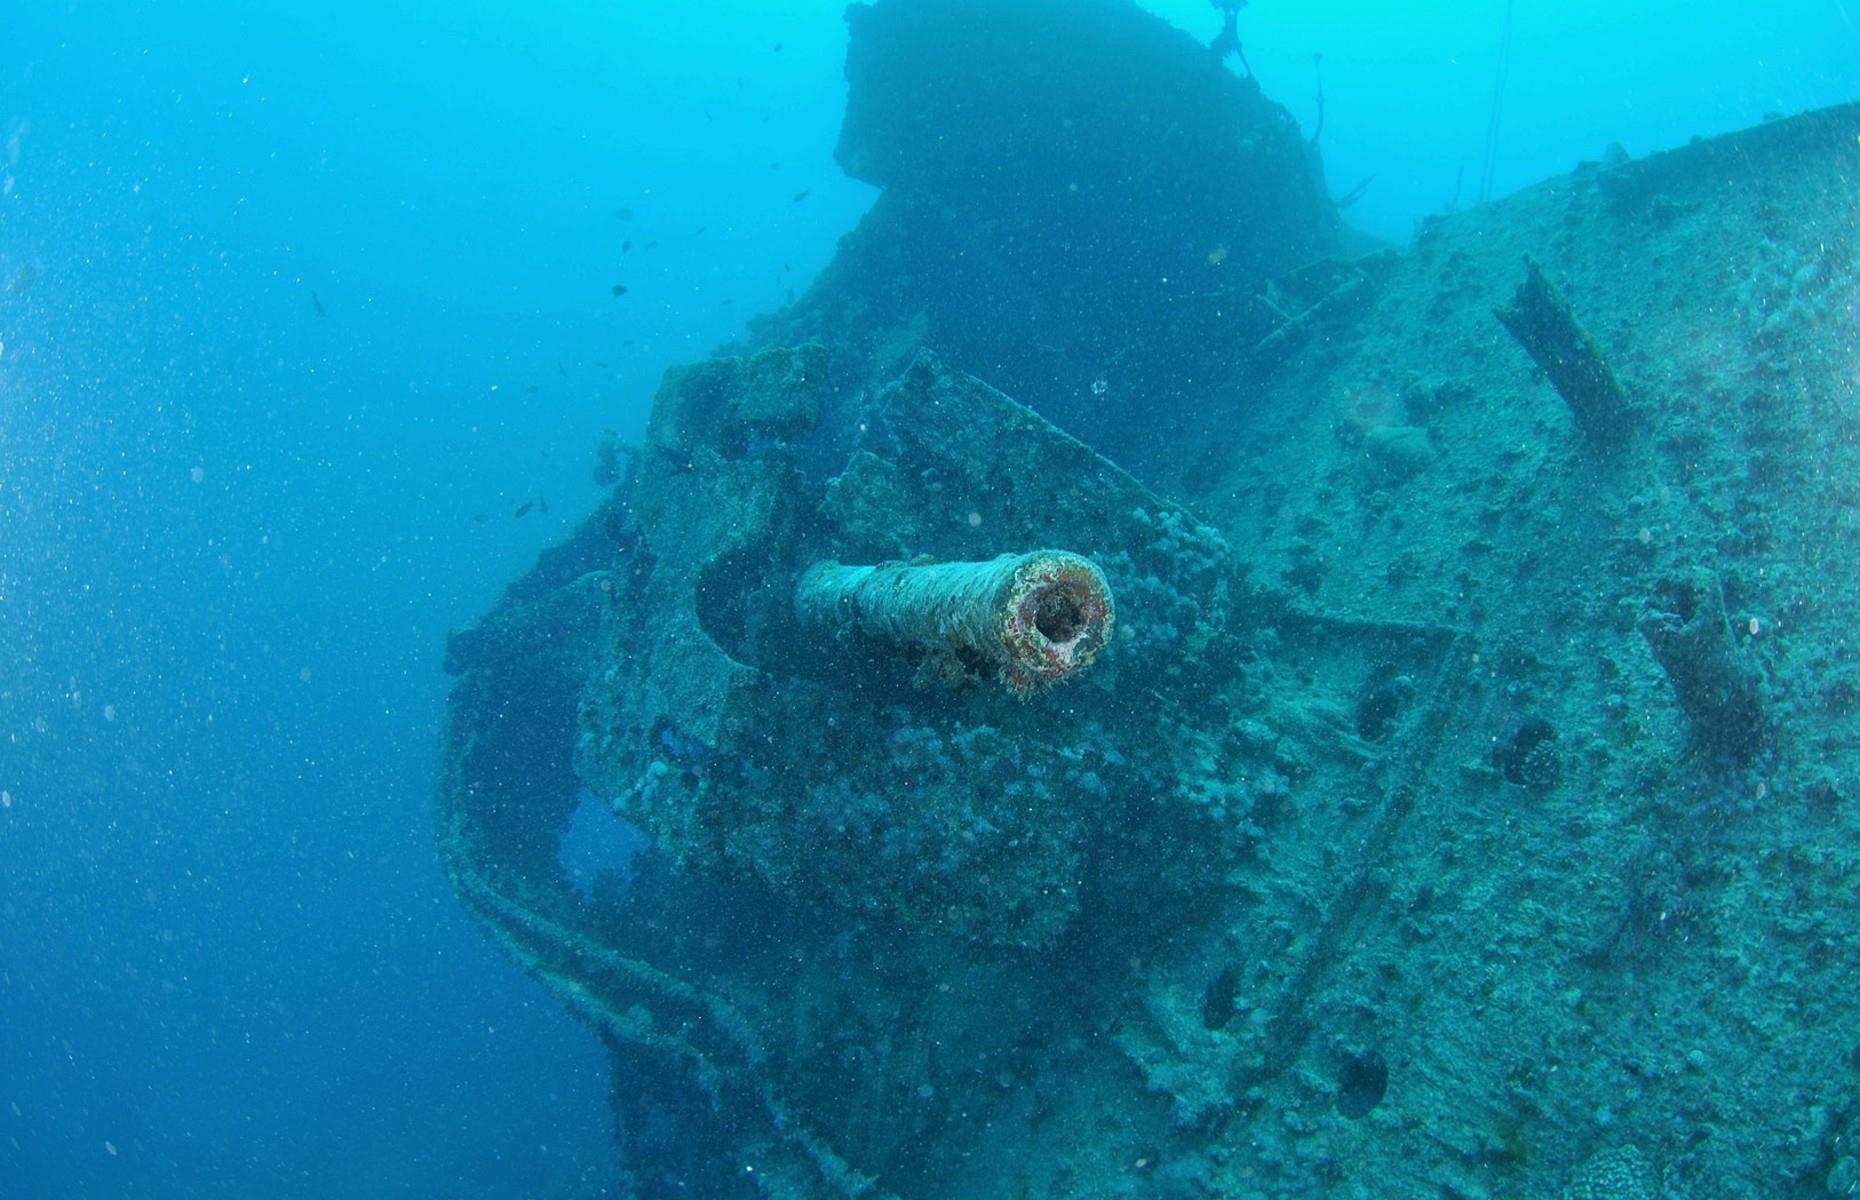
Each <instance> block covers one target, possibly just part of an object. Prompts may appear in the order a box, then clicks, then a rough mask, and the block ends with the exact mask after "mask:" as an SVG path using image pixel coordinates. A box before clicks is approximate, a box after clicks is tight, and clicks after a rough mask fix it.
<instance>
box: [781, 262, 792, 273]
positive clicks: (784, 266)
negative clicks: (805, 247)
mask: <svg viewBox="0 0 1860 1200" xmlns="http://www.w3.org/2000/svg"><path fill="white" fill-rule="evenodd" d="M781 269H782V270H784V271H792V270H794V268H793V267H791V266H789V265H788V264H787V263H783V264H782V265H781Z"/></svg>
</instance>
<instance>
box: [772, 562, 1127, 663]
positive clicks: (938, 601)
mask: <svg viewBox="0 0 1860 1200" xmlns="http://www.w3.org/2000/svg"><path fill="white" fill-rule="evenodd" d="M795 608H796V611H797V612H798V613H799V615H800V618H801V622H802V624H803V625H805V626H808V627H811V628H814V629H818V630H822V631H826V632H830V633H834V634H848V633H856V634H861V635H864V636H867V637H871V638H875V639H878V640H880V641H883V642H887V643H890V644H893V645H896V646H899V647H901V648H906V649H915V650H919V651H923V652H927V654H928V656H930V657H931V658H932V660H933V661H937V662H939V663H942V664H954V665H956V666H958V667H960V669H961V670H962V672H963V673H966V674H970V675H974V674H985V673H992V674H993V675H994V676H995V677H996V678H997V679H999V680H1000V681H1001V682H1002V683H1003V684H1004V685H1006V686H1007V688H1008V689H1009V690H1010V691H1012V692H1013V693H1014V694H1015V695H1018V696H1030V695H1032V694H1033V693H1034V692H1037V691H1040V690H1041V689H1043V688H1046V687H1050V686H1051V685H1053V684H1055V683H1059V682H1061V681H1062V680H1065V679H1069V678H1071V677H1072V676H1073V675H1076V674H1078V673H1079V672H1080V671H1082V670H1084V669H1085V668H1086V667H1088V666H1090V665H1091V664H1092V662H1093V660H1095V659H1096V658H1097V657H1098V655H1099V653H1100V652H1101V651H1102V650H1103V649H1104V647H1105V644H1106V643H1107V642H1108V641H1109V640H1110V636H1111V627H1112V624H1113V622H1114V621H1115V617H1116V614H1115V608H1114V606H1113V604H1112V601H1111V589H1110V586H1109V585H1108V584H1107V583H1106V582H1105V579H1104V574H1103V572H1101V571H1099V570H1098V568H1097V567H1096V566H1095V565H1093V564H1092V563H1091V562H1090V560H1088V559H1085V558H1081V557H1080V556H1078V555H1076V554H1070V553H1067V552H1066V551H1063V550H1036V551H1034V552H1032V553H1030V554H1004V555H1002V556H1001V557H999V558H996V559H992V560H990V561H988V562H954V563H931V564H909V563H880V564H878V565H876V566H847V565H844V564H842V563H837V562H820V563H815V564H814V565H813V566H812V567H809V568H808V569H807V571H806V572H805V573H804V574H803V575H802V576H801V579H800V582H799V583H798V584H796V586H795Z"/></svg>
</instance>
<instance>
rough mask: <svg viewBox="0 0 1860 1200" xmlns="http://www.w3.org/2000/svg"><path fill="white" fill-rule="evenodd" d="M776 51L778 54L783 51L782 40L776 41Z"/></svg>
mask: <svg viewBox="0 0 1860 1200" xmlns="http://www.w3.org/2000/svg"><path fill="white" fill-rule="evenodd" d="M775 53H777V54H780V53H781V43H780V42H776V43H775Z"/></svg>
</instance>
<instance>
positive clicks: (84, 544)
mask: <svg viewBox="0 0 1860 1200" xmlns="http://www.w3.org/2000/svg"><path fill="white" fill-rule="evenodd" d="M529 7H530V6H521V5H515V4H502V5H497V4H484V3H472V4H440V3H435V2H433V0H418V2H415V0H400V2H397V3H391V4H379V5H375V4H370V5H362V4H353V3H335V4H325V5H288V6H286V5H273V4H257V5H246V4H242V5H233V4H187V5H181V4H166V5H163V4H123V5H113V4H89V3H82V2H75V3H60V4H51V3H39V2H38V0H25V2H24V4H23V5H16V6H14V7H13V8H11V9H10V10H9V14H8V18H7V21H6V26H7V37H6V44H5V48H4V52H3V53H0V137H4V139H5V140H4V143H3V144H0V189H4V190H3V194H0V920H3V921H4V924H3V925H0V1001H3V1002H4V1010H3V1011H0V1017H3V1019H0V1196H7V1197H11V1196H29V1197H67V1196H70V1197H115V1196H124V1197H168V1196H188V1197H194V1196H200V1197H218V1196H228V1197H230V1196H240V1197H246V1196H342V1197H348V1196H354V1197H374V1196H396V1197H425V1196H435V1197H436V1196H451V1195H461V1194H470V1195H479V1196H512V1197H515V1196H598V1195H603V1194H612V1186H613V1179H614V1177H615V1167H614V1164H613V1150H612V1145H611V1140H610V1135H609V1129H608V1126H609V1119H608V1115H607V1113H608V1109H607V1103H608V1101H607V1092H606V1087H607V1080H606V1077H605V1071H606V1064H605V1060H604V1058H603V1057H602V1055H601V1053H600V1050H599V1047H598V1046H597V1045H596V1044H595V1043H594V1041H593V1039H592V1038H591V1037H589V1036H588V1035H587V1034H586V1033H585V1032H584V1031H583V1030H582V1029H581V1028H580V1027H579V1026H577V1025H575V1024H574V1023H573V1022H572V1021H571V1020H570V1019H569V1018H568V1017H567V1016H565V1015H564V1014H563V1013H561V1012H560V1011H559V1010H558V1009H557V1008H556V1006H555V1005H554V1004H553V1002H552V1001H550V1000H549V999H548V998H547V997H546V996H545V995H544V993H543V992H542V991H541V990H540V989H539V988H537V987H535V986H534V985H533V984H531V983H529V982H528V981H527V980H525V979H524V978H523V977H522V976H521V975H520V974H519V973H518V972H517V970H516V968H515V967H514V966H512V965H511V964H509V963H508V962H506V961H505V960H504V959H503V958H502V957H501V956H500V955H499V954H498V953H497V952H496V951H495V950H494V949H493V948H492V947H491V946H490V945H489V944H488V943H487V942H486V941H485V940H484V939H483V938H482V937H481V936H480V935H479V933H478V932H477V931H476V929H475V928H474V927H473V926H472V925H471V924H470V922H469V921H468V920H467V918H466V917H465V915H464V914H463V912H462V911H461V910H460V909H459V908H458V907H457V904H456V902H455V901H454V900H453V898H452V896H451V893H450V891H449V890H448V888H447V886H446V883H445V880H444V878H443V877H442V875H441V873H440V871H439V870H438V867H437V865H436V863H435V860H434V856H433V853H432V848H431V845H432V834H431V829H430V825H429V815H428V805H429V797H430V794H431V789H432V786H433V766H434V751H435V747H436V742H437V737H438V723H439V720H440V716H441V712H442V707H443V701H444V696H445V688H446V680H445V678H444V676H443V675H442V673H441V671H440V669H439V662H440V654H441V651H442V648H443V641H444V635H445V633H446V631H447V630H448V629H451V628H457V627H460V626H463V625H465V624H467V623H469V622H470V621H471V620H472V619H473V618H474V617H475V616H476V615H477V614H478V613H480V612H481V611H483V610H484V609H485V608H486V607H487V606H488V605H489V604H490V603H491V602H492V601H493V600H495V598H496V597H497V595H498V593H499V592H500V590H501V588H502V586H503V584H504V583H505V582H506V581H507V580H509V579H510V578H512V577H514V576H515V575H516V574H517V573H518V572H519V571H520V570H521V568H522V567H523V566H524V565H526V564H527V563H528V561H529V560H530V559H531V557H532V556H533V555H534V554H535V553H536V551H537V550H538V549H540V548H541V547H542V546H544V545H546V544H548V543H549V542H551V541H553V540H555V539H557V538H559V537H560V536H562V535H563V534H564V533H565V532H566V531H567V530H568V529H569V528H571V527H572V525H573V524H574V522H575V521H577V520H578V519H579V518H580V517H581V516H582V515H584V514H585V513H586V512H587V511H588V510H589V509H590V508H591V507H592V505H593V504H594V502H595V500H596V498H597V494H598V493H597V489H596V487H595V485H594V483H593V482H592V480H591V478H590V470H589V468H590V466H591V464H592V459H593V450H594V446H595V444H596V442H597V440H598V439H599V437H600V436H601V433H602V431H603V430H604V429H610V428H611V429H614V430H616V431H618V432H619V433H620V434H621V435H622V436H628V437H631V436H637V434H638V433H639V431H640V428H641V426H642V423H643V420H644V415H645V412H646V407H647V405H648V403H649V401H650V397H651V394H652V391H653V388H654V387H655V385H656V381H657V379H658V377H659V374H660V373H661V372H662V371H663V369H664V368H665V367H666V366H667V365H669V364H672V363H676V362H680V361H688V360H692V359H697V358H701V357H703V356H704V355H706V354H708V353H710V352H711V350H712V349H713V348H714V347H716V346H717V345H718V344H719V343H720V342H723V341H725V340H727V339H729V338H730V337H732V336H733V335H734V334H735V333H736V332H737V331H739V330H740V328H741V326H742V323H743V321H744V320H745V319H746V318H747V317H749V316H750V315H752V314H754V313H756V312H758V311H765V310H768V309H770V308H772V307H775V306H777V305H779V304H781V303H782V302H784V300H785V298H786V297H787V296H788V295H789V292H790V289H793V290H794V291H797V292H798V291H799V290H801V289H802V288H804V287H805V286H806V283H807V281H808V280H809V279H810V278H811V277H812V275H813V274H814V273H815V272H816V271H818V270H819V269H820V267H821V266H822V265H824V264H825V263H826V262H827V261H828V259H829V258H830V256H831V254H832V250H833V245H834V242H835V239H836V238H837V237H838V236H839V235H840V234H842V233H843V232H845V231H846V230H847V229H849V228H850V227H851V225H852V224H853V223H854V222H855V221H856V220H857V218H858V216H859V215H860V213H861V212H862V211H863V210H864V207H865V206H866V205H867V204H869V203H870V201H871V198H872V192H871V189H869V188H867V187H865V186H864V185H862V184H859V183H856V182H854V181H851V180H848V179H847V178H845V177H844V176H843V175H841V174H840V172H839V171H838V169H837V168H836V167H835V166H834V165H833V162H832V147H833V141H834V136H835V132H836V129H837V122H838V115H839V109H840V104H841V101H842V98H843V85H842V83H841V81H840V74H839V62H840V56H841V54H842V51H843V47H844V26H843V24H842V22H841V19H840V8H841V6H840V5H839V4H838V3H832V2H821V3H809V2H803V0H782V2H780V3H760V4H757V3H748V2H747V0H733V2H727V0H692V2H687V3H677V4H673V3H648V2H643V0H636V2H634V3H627V4H593V3H587V2H585V0H583V2H581V3H571V4H563V5H556V6H551V9H552V11H551V12H550V13H548V14H547V15H540V16H539V15H535V14H532V13H530V12H528V11H527V9H528V8H529ZM1150 7H1151V8H1153V10H1154V11H1157V12H1159V13H1161V14H1163V15H1164V16H1166V17H1168V18H1169V19H1171V20H1173V21H1176V22H1177V23H1179V24H1181V25H1183V26H1184V27H1186V28H1189V29H1191V30H1194V31H1195V32H1196V33H1197V34H1198V35H1200V36H1207V35H1211V34H1212V32H1213V30H1214V28H1215V26H1216V24H1217V17H1216V14H1215V13H1214V12H1213V10H1212V9H1211V8H1210V7H1209V6H1208V5H1206V4H1205V3H1203V2H1202V0H1169V2H1167V3H1160V2H1159V3H1154V4H1152V5H1150ZM1505 7H1506V6H1505V5H1504V4H1503V3H1502V0H1481V2H1479V3H1464V4H1450V3H1433V4H1425V5H1390V4H1385V3H1368V2H1350V3H1341V2H1340V3H1332V4H1317V3H1294V2H1293V0H1256V3H1254V4H1252V5H1251V6H1249V7H1248V9H1247V10H1246V11H1245V12H1244V13H1243V14H1242V25H1241V33H1242V36H1243V38H1244V40H1245V44H1246V50H1247V55H1248V58H1249V61H1250V62H1251V64H1252V66H1253V68H1254V70H1255V71H1256V73H1257V74H1258V77H1259V79H1260V81H1261V83H1262V85H1263V87H1264V88H1265V90H1266V92H1267V93H1268V94H1269V95H1270V96H1272V97H1274V98H1275V99H1278V100H1280V101H1281V102H1283V103H1284V104H1286V105H1287V107H1288V108H1290V109H1291V111H1292V112H1293V113H1294V114H1295V115H1296V116H1297V117H1298V118H1299V120H1300V122H1301V124H1303V125H1304V127H1305V128H1306V129H1307V130H1311V129H1314V128H1315V125H1316V121H1317V106H1316V102H1315V94H1316V88H1317V79H1316V74H1315V71H1314V64H1313V61H1312V55H1313V53H1314V52H1321V54H1322V56H1323V58H1322V73H1323V75H1322V86H1323V90H1324V93H1325V98H1326V99H1325V112H1324V126H1323V136H1322V143H1321V144H1322V147H1323V149H1324V152H1325V155H1326V160H1327V170H1328V173H1329V177H1330V183H1331V187H1332V190H1333V192H1335V193H1337V194H1340V195H1341V194H1343V193H1345V192H1348V191H1350V190H1352V189H1353V188H1355V187H1356V186H1357V185H1358V184H1359V183H1360V182H1362V181H1363V180H1366V179H1367V180H1368V181H1369V183H1368V185H1367V187H1366V188H1365V189H1364V191H1363V192H1362V197H1361V199H1360V201H1359V202H1358V203H1356V204H1355V205H1353V206H1352V208H1351V209H1350V210H1349V211H1348V213H1347V214H1346V215H1347V216H1348V217H1349V218H1350V219H1351V220H1352V222H1353V223H1355V224H1356V225H1358V226H1359V227H1361V228H1363V229H1365V230H1366V231H1368V232H1371V233H1373V234H1376V235H1378V236H1381V237H1384V238H1386V239H1389V240H1393V241H1397V242H1399V241H1401V240H1403V239H1405V238H1406V237H1407V236H1408V235H1409V233H1410V232H1411V230H1412V228H1413V226H1414V224H1415V222H1416V221H1417V220H1419V219H1420V218H1421V217H1423V216H1425V215H1427V214H1429V213H1432V212H1437V211H1440V210H1442V209H1443V208H1445V207H1448V206H1452V205H1455V204H1457V205H1460V206H1465V205H1468V204H1471V203H1473V202H1474V201H1476V200H1477V199H1478V198H1479V193H1480V191H1481V190H1482V189H1483V190H1488V191H1490V192H1491V193H1492V194H1499V193H1502V192H1505V191H1508V190H1511V189H1514V188H1516V187H1519V186H1522V185H1524V184H1526V183H1529V182H1532V181H1534V180H1537V179H1539V178H1542V177H1544V176H1546V175H1549V174H1553V173H1556V172H1559V171H1563V170H1566V169H1568V168H1569V167H1570V166H1572V165H1573V164H1574V163H1575V161H1577V160H1578V159H1582V158H1597V157H1600V155H1601V154H1602V152H1603V149H1604V147H1606V146H1607V145H1608V144H1609V143H1611V142H1620V143H1622V144H1623V145H1625V146H1626V147H1627V148H1628V149H1630V150H1631V151H1633V152H1635V153H1637V154H1638V153H1643V152H1646V151H1650V150H1654V149H1658V148H1661V147H1664V146H1671V145H1676V144H1679V143H1682V142H1684V141H1685V140H1686V139H1687V138H1689V137H1691V136H1693V135H1696V134H1708V133H1714V132H1719V131H1723V130H1728V129H1732V128H1737V127H1740V126H1744V125H1749V124H1753V123H1755V122H1757V121H1758V120H1760V119H1761V118H1762V117H1763V116H1764V114H1766V113H1769V112H1794V111H1798V110H1801V109H1804V108H1808V107H1813V106H1817V105H1821V104H1827V103H1832V102H1835V101H1838V100H1842V99H1847V98H1850V95H1851V92H1852V90H1853V87H1854V81H1855V80H1856V79H1860V29H1857V24H1860V8H1856V7H1855V6H1853V5H1852V4H1851V3H1843V2H1841V0H1795V2H1791V3H1778V4H1772V5H1765V6H1753V5H1733V4H1725V3H1716V4H1705V3H1695V4H1681V3H1675V2H1662V3H1646V4H1640V5H1632V6H1629V5H1621V4H1619V3H1600V2H1595V0H1581V2H1577V3H1562V4H1556V5H1540V4H1531V3H1520V4H1518V5H1517V6H1516V7H1517V11H1516V13H1515V18H1514V22H1513V26H1512V30H1511V57H1510V66H1509V71H1508V73H1507V86H1506V90H1505V99H1504V104H1503V108H1502V113H1501V116H1502V120H1501V122H1500V124H1499V136H1498V138H1497V139H1496V142H1494V143H1492V147H1493V150H1492V153H1491V154H1490V156H1489V163H1490V168H1489V172H1488V154H1487V146H1488V130H1489V128H1490V124H1491V109H1492V98H1493V87H1494V82H1495V78H1496V76H1497V72H1498V65H1499V60H1500V51H1501V45H1502V43H1503V38H1504V34H1503V29H1504V10H1505ZM1630 9H1631V11H1629V10H1630ZM1488 174H1489V184H1488V183H1487V179H1488ZM802 192H805V193H807V194H806V196H805V198H803V199H799V200H797V199H796V197H797V196H798V195H799V194H800V193H802ZM627 243H631V247H630V249H625V250H624V252H623V247H625V246H626V244H627ZM654 243H656V244H654ZM616 285H618V286H623V287H624V288H625V289H626V291H625V294H624V295H615V294H614V288H615V287H616ZM519 514H520V515H519ZM584 849H585V852H586V853H587V854H589V855H592V856H594V857H595V859H597V860H598V858H599V855H601V854H602V853H608V854H612V853H623V850H621V851H616V850H615V849H614V848H613V847H611V846H609V847H607V848H606V849H605V850H603V849H602V848H601V847H600V846H598V845H595V846H592V847H591V848H584ZM588 869H589V870H590V871H591V870H592V869H593V868H592V867H589V868H588Z"/></svg>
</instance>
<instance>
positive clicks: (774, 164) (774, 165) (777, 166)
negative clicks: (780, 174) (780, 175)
mask: <svg viewBox="0 0 1860 1200" xmlns="http://www.w3.org/2000/svg"><path fill="white" fill-rule="evenodd" d="M769 170H771V171H779V170H781V164H780V163H778V162H772V163H770V164H769Z"/></svg>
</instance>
